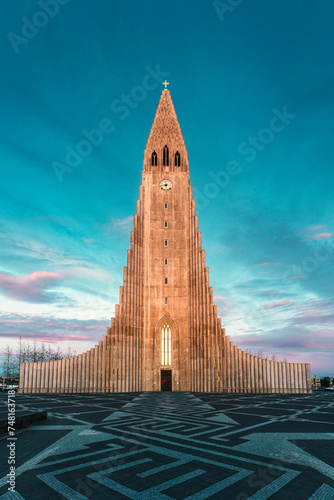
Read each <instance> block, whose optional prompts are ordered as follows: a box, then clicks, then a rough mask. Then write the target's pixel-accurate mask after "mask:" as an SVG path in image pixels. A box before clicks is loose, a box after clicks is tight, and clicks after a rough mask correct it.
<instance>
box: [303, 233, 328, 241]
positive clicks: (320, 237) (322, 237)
mask: <svg viewBox="0 0 334 500" xmlns="http://www.w3.org/2000/svg"><path fill="white" fill-rule="evenodd" d="M333 236H334V233H319V234H312V235H311V236H309V237H308V238H309V239H310V240H329V239H330V238H332V237H333Z"/></svg>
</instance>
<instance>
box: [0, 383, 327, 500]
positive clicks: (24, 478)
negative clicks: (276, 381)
mask: <svg viewBox="0 0 334 500" xmlns="http://www.w3.org/2000/svg"><path fill="white" fill-rule="evenodd" d="M15 400H16V407H17V410H18V411H19V410H21V409H29V410H34V411H40V410H47V412H48V418H47V420H46V421H43V422H42V423H39V424H35V425H32V426H30V427H28V428H26V429H23V430H18V431H17V432H16V437H17V440H16V464H15V467H16V471H15V472H16V479H15V483H16V484H15V492H9V491H8V483H7V481H8V476H7V474H8V472H9V465H8V463H7V460H8V448H7V446H6V444H7V442H8V439H7V438H8V435H3V437H2V438H1V440H0V443H1V450H0V464H1V465H0V470H1V475H0V495H1V498H4V499H26V500H30V499H31V500H36V499H40V498H41V499H48V500H52V499H94V500H95V499H98V500H99V499H106V498H111V499H113V500H117V499H127V498H130V499H142V500H150V499H152V500H153V499H166V500H167V499H175V500H190V499H191V500H200V499H206V498H210V499H217V500H218V499H219V500H221V499H231V500H232V499H233V500H246V499H252V500H264V499H267V498H270V499H273V500H282V499H284V500H285V499H293V500H299V499H300V500H308V499H312V500H320V499H321V500H334V394H332V393H329V392H318V393H313V394H309V395H304V394H300V395H298V394H296V395H290V394H289V395H284V394H278V395H276V394H230V395H227V394H203V393H201V394H198V393H177V392H161V393H131V394H49V395H41V394H29V395H28V394H27V395H23V394H17V395H16V396H15ZM0 404H1V407H0V409H1V411H2V412H3V411H6V405H7V394H1V395H0Z"/></svg>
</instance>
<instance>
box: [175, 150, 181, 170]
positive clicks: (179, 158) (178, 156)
mask: <svg viewBox="0 0 334 500" xmlns="http://www.w3.org/2000/svg"><path fill="white" fill-rule="evenodd" d="M180 165H181V156H180V153H179V152H178V151H176V153H175V166H176V167H179V166H180Z"/></svg>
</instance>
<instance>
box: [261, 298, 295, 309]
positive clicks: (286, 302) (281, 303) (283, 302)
mask: <svg viewBox="0 0 334 500" xmlns="http://www.w3.org/2000/svg"><path fill="white" fill-rule="evenodd" d="M291 304H294V302H293V301H291V300H279V301H277V302H272V303H271V304H267V305H266V306H265V307H266V308H272V307H280V306H288V305H291Z"/></svg>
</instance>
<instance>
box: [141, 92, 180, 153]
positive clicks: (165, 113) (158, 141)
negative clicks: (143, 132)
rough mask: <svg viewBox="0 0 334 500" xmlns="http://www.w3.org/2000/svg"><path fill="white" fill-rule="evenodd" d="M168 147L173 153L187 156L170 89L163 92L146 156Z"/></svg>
mask: <svg viewBox="0 0 334 500" xmlns="http://www.w3.org/2000/svg"><path fill="white" fill-rule="evenodd" d="M165 145H167V146H168V147H169V148H170V149H171V150H172V151H179V152H180V153H185V154H187V149H186V145H185V142H184V139H183V135H182V132H181V127H180V125H179V122H178V119H177V116H176V112H175V108H174V104H173V101H172V97H171V95H170V92H169V90H168V89H164V90H163V91H162V94H161V97H160V101H159V105H158V108H157V111H156V113H155V118H154V121H153V125H152V128H151V131H150V135H149V137H148V141H147V144H146V148H145V155H146V154H147V155H150V154H151V153H152V151H153V150H157V149H160V148H163V147H164V146H165Z"/></svg>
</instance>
